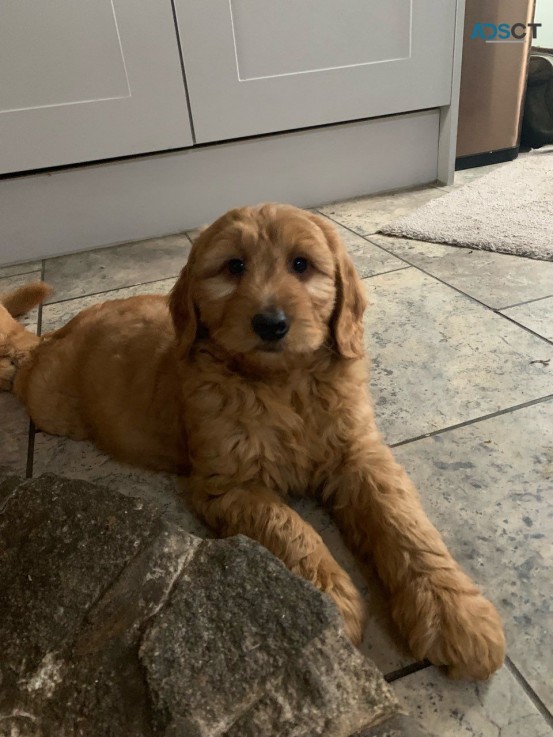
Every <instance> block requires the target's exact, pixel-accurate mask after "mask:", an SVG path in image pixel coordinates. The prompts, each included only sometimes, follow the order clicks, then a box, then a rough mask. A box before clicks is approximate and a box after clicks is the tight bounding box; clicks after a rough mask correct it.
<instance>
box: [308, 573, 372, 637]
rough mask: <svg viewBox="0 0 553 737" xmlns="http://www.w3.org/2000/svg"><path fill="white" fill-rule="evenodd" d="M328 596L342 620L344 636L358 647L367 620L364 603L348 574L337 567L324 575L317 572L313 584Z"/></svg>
mask: <svg viewBox="0 0 553 737" xmlns="http://www.w3.org/2000/svg"><path fill="white" fill-rule="evenodd" d="M315 585H316V586H317V587H318V588H320V589H321V590H322V591H324V592H325V593H326V594H328V595H329V596H330V598H331V599H332V600H333V601H334V603H335V604H336V606H337V607H338V611H339V612H340V614H341V615H342V619H343V620H344V629H345V631H346V635H347V636H348V637H349V639H350V640H351V641H352V642H353V644H354V645H360V644H361V642H362V640H363V631H364V629H365V623H366V619H367V610H366V606H365V602H364V601H363V598H362V596H361V594H360V593H359V591H358V590H357V588H356V587H355V585H354V584H353V581H352V580H351V578H350V577H349V576H348V574H347V573H346V572H345V571H344V570H343V569H342V568H340V567H339V566H338V565H336V566H335V567H334V566H332V568H331V569H330V570H328V569H327V570H325V571H324V573H321V572H320V571H319V576H318V580H317V582H316V584H315Z"/></svg>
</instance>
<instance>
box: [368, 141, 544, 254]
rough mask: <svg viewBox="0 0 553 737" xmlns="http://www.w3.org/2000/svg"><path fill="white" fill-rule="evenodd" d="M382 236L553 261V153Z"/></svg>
mask: <svg viewBox="0 0 553 737" xmlns="http://www.w3.org/2000/svg"><path fill="white" fill-rule="evenodd" d="M380 232H381V233H384V234H386V235H395V236H402V237H405V238H412V239H415V240H420V241H432V242H434V243H449V244H451V245H454V246H461V247H463V248H475V249H482V250H485V251H497V252H499V253H510V254H512V255H515V256H527V257H528V258H537V259H543V260H547V261H553V151H551V150H549V151H543V152H539V151H535V152H532V153H530V154H524V155H523V156H522V157H521V158H519V159H517V160H516V161H514V162H513V163H511V164H505V165H504V166H502V167H500V168H498V169H496V170H494V171H492V172H491V173H490V174H487V175H484V176H483V177H481V178H480V179H476V180H475V181H472V182H469V183H468V184H465V185H464V186H463V187H461V188H459V189H456V190H454V191H453V192H450V193H448V194H446V195H444V196H443V197H440V198H438V199H436V200H432V201H431V202H429V203H427V204H426V205H423V207H420V208H419V209H417V210H414V211H413V212H411V213H410V214H409V215H405V216H404V217H401V218H399V219H398V220H395V221H394V222H393V223H390V224H389V225H386V226H385V227H384V228H382V229H381V230H380Z"/></svg>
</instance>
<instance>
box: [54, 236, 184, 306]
mask: <svg viewBox="0 0 553 737" xmlns="http://www.w3.org/2000/svg"><path fill="white" fill-rule="evenodd" d="M189 252H190V241H189V239H188V237H187V236H186V235H184V234H182V235H171V236H166V237H165V238H154V239H151V240H146V241H140V242H138V243H128V244H124V245H121V246H112V247H111V248H101V249H98V250H96V251H85V252H84V253H75V254H73V255H71V256H59V257H58V258H52V259H47V260H46V261H45V272H44V279H45V281H47V282H48V283H49V284H51V285H52V286H53V287H54V294H53V295H52V296H51V297H50V299H49V300H48V301H49V302H57V301H59V300H61V299H71V298H73V297H81V296H85V295H87V294H93V293H97V292H105V291H109V290H112V289H121V288H123V287H130V286H133V285H136V284H139V283H143V282H153V281H159V280H160V279H168V278H170V277H176V276H177V275H178V273H179V271H180V270H181V269H182V267H183V266H184V264H185V262H186V259H187V258H188V254H189Z"/></svg>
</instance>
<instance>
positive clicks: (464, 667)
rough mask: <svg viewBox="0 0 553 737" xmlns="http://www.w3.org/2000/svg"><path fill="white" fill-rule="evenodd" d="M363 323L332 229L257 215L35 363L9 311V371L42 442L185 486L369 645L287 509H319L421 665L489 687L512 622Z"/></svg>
mask: <svg viewBox="0 0 553 737" xmlns="http://www.w3.org/2000/svg"><path fill="white" fill-rule="evenodd" d="M364 310H365V296H364V291H363V287H362V285H361V283H360V281H359V278H358V277H357V275H356V273H355V270H354V268H353V265H352V264H351V261H350V260H349V257H348V256H347V253H346V251H345V249H344V248H343V246H342V244H341V243H340V241H339V239H338V236H337V234H336V232H335V230H334V229H333V228H332V226H331V225H330V224H329V222H328V221H327V220H326V219H323V218H321V217H319V216H316V215H313V214H311V213H309V212H305V211H301V210H298V209H296V208H292V207H286V206H275V205H265V206H260V207H257V208H244V209H239V210H233V211H231V212H229V213H227V214H226V215H225V216H223V217H222V218H220V219H219V220H218V221H216V222H215V223H214V224H213V225H212V226H211V227H209V228H208V229H207V230H205V231H204V232H203V233H202V234H201V235H200V237H199V238H198V240H197V241H196V243H195V244H194V247H193V249H192V252H191V255H190V259H189V261H188V263H187V265H186V266H185V268H184V269H183V271H182V273H181V275H180V278H179V280H178V282H177V284H176V286H175V288H174V289H173V292H172V294H171V296H170V299H169V301H167V300H166V299H165V298H163V297H154V296H151V297H132V298H130V299H126V300H116V301H113V302H106V303H104V304H101V305H97V306H95V307H92V308H90V309H88V310H85V311H84V312H82V313H80V314H79V315H77V316H76V317H75V318H74V319H73V320H71V322H69V323H68V324H67V325H66V326H65V327H63V328H61V329H60V330H58V331H56V332H55V333H52V334H50V335H48V336H45V337H44V339H38V338H33V337H31V338H27V341H28V343H27V345H26V346H25V347H24V348H23V349H22V350H21V349H19V350H17V349H16V347H15V346H14V345H13V340H12V341H11V342H10V337H9V330H8V329H7V327H6V326H8V327H9V324H10V323H9V321H10V320H12V318H10V317H9V315H7V312H6V310H4V314H3V315H0V331H3V332H4V338H2V336H1V335H0V345H2V344H3V349H2V350H3V355H4V358H3V359H2V360H0V371H3V375H4V376H6V375H7V374H10V372H11V373H13V379H14V383H13V391H14V393H15V394H16V395H17V396H18V397H19V398H20V399H21V400H22V401H23V402H24V404H25V406H26V407H27V409H28V411H29V414H30V415H31V417H32V419H33V420H34V422H35V423H36V424H37V426H38V427H40V428H41V429H42V430H45V431H46V432H50V433H54V434H58V435H67V436H69V437H72V438H76V439H85V438H88V439H91V440H93V441H94V442H96V444H97V445H98V446H99V447H101V448H102V449H104V450H105V451H107V452H109V453H111V454H112V455H114V456H115V457H116V458H119V459H121V460H123V461H127V462H129V463H134V464H138V465H143V466H147V467H149V468H153V469H160V470H169V471H176V472H179V473H180V474H182V475H185V476H187V479H186V481H185V482H184V483H183V489H184V492H185V494H186V497H187V500H188V502H189V504H190V506H191V507H192V508H193V509H194V510H195V511H196V513H197V514H198V515H199V516H200V517H201V518H202V519H203V520H204V521H205V522H206V523H207V524H208V525H209V526H211V527H212V528H213V529H214V530H215V531H217V532H218V533H219V534H222V535H233V534H238V533H243V534H245V535H248V536H250V537H252V538H254V539H256V540H258V541H259V542H261V543H262V544H263V545H265V546H266V547H267V548H269V549H270V550H271V551H272V552H273V553H274V554H275V555H277V556H278V557H280V558H281V559H282V560H283V561H284V562H285V563H286V565H287V566H288V567H289V568H290V569H291V570H292V571H294V572H295V573H298V574H300V575H302V576H304V577H305V578H307V579H308V580H310V581H312V582H313V583H314V584H315V585H316V586H318V587H319V588H320V589H322V590H323V591H325V592H326V593H328V594H329V595H330V596H331V597H332V598H333V600H334V601H335V603H336V604H337V606H338V608H339V610H340V611H341V613H342V615H343V617H344V622H345V626H346V630H347V632H348V634H349V635H350V637H351V638H352V639H353V640H354V641H356V642H357V641H359V640H360V638H361V634H362V628H363V618H364V611H363V604H362V601H361V598H360V596H359V594H358V592H357V591H356V589H355V587H354V586H353V584H352V582H351V580H350V578H349V576H348V575H347V574H346V572H345V571H344V570H343V569H342V568H341V567H340V566H339V565H338V564H337V563H336V561H335V560H334V559H333V557H332V555H331V554H330V552H329V550H328V549H327V548H326V547H325V545H324V543H323V541H322V540H321V538H320V536H319V535H318V534H317V533H316V532H315V530H314V529H313V528H312V527H310V526H309V525H308V524H307V523H306V522H304V521H303V520H302V519H301V518H300V517H299V516H298V515H297V514H296V513H295V512H294V511H293V510H292V509H291V508H290V507H289V506H288V505H287V504H286V501H285V498H286V496H287V495H288V494H291V493H294V494H305V493H311V494H316V495H318V496H319V498H320V499H321V501H322V502H323V503H325V504H326V505H327V506H328V508H329V509H330V511H331V512H332V513H333V515H334V517H335V519H336V521H337V524H338V525H339V527H340V528H341V530H342V532H343V535H344V537H345V539H346V541H347V543H348V544H349V546H350V547H351V548H352V549H353V550H354V551H355V552H356V553H357V554H358V555H359V556H360V557H361V558H364V559H365V558H368V557H369V556H371V557H372V558H374V561H375V563H376V567H377V569H378V572H379V574H380V576H381V578H382V580H383V582H384V583H385V585H386V586H387V588H388V590H389V591H390V594H391V599H392V615H393V617H394V620H395V622H396V624H397V625H398V626H399V628H400V630H401V631H402V632H403V634H404V635H405V637H406V638H407V640H408V642H409V644H410V646H411V649H412V651H413V654H414V655H415V656H416V657H417V658H425V657H426V658H429V659H430V660H431V661H432V662H433V663H436V664H443V665H446V666H448V667H449V672H450V674H451V675H453V676H457V677H473V678H486V677H488V676H489V675H490V674H491V673H492V672H493V671H494V670H496V669H497V668H498V667H499V666H500V665H501V663H502V662H503V657H504V648H505V642H504V636H503V629H502V626H501V622H500V620H499V617H498V615H497V612H496V610H495V609H494V607H493V606H492V604H490V603H489V602H488V601H487V600H486V599H485V598H484V597H483V596H482V595H481V594H480V592H479V591H478V589H477V588H476V586H475V585H474V584H473V583H472V581H471V580H470V579H469V578H468V577H467V576H466V574H465V573H463V571H462V570H461V569H460V567H459V566H458V565H457V563H456V562H455V561H454V560H453V558H452V557H451V555H450V554H449V552H448V550H447V549H446V546H445V545H444V543H443V541H442V539H441V537H440V535H439V534H438V532H437V531H436V530H435V528H434V527H433V526H432V524H431V523H430V522H429V520H428V519H427V517H426V515H425V514H424V512H423V510H422V507H421V504H420V501H419V497H418V494H417V492H416V490H415V488H414V487H413V484H412V483H411V482H410V480H409V478H408V477H407V475H406V473H405V471H404V470H403V468H401V466H399V465H398V464H397V463H396V462H395V461H394V459H393V457H392V454H391V451H390V450H389V449H388V448H387V447H386V446H385V445H384V444H383V442H382V440H381V438H380V436H379V433H378V431H377V429H376V426H375V421H374V417H373V412H372V408H371V402H370V398H369V396H368V393H367V388H366V386H367V368H366V362H365V358H364V345H363V322H362V319H363V312H364ZM12 322H13V320H12ZM3 326H4V327H3ZM5 328H6V329H5ZM12 331H13V326H12ZM27 335H28V334H27ZM10 351H11V353H10Z"/></svg>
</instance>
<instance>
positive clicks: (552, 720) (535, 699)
mask: <svg viewBox="0 0 553 737" xmlns="http://www.w3.org/2000/svg"><path fill="white" fill-rule="evenodd" d="M505 665H506V667H507V669H508V670H509V671H510V673H511V675H512V676H513V678H514V679H515V681H517V683H518V685H519V686H520V687H521V688H522V690H523V691H524V693H525V694H526V695H527V696H528V698H529V699H530V701H531V702H532V703H533V704H534V706H535V707H536V709H537V710H538V711H539V712H540V714H541V715H542V717H543V718H544V719H545V721H546V722H547V723H548V724H549V726H550V727H553V715H552V714H551V712H550V711H549V709H548V708H547V706H546V705H545V704H544V703H543V701H542V700H541V699H540V697H539V696H538V694H537V693H536V692H535V691H534V689H533V688H532V686H531V685H530V684H529V683H528V681H527V680H526V678H525V677H524V676H523V675H522V673H521V672H520V671H519V669H518V668H517V667H516V665H515V664H514V663H513V661H512V660H511V658H510V657H509V656H508V655H507V657H506V658H505Z"/></svg>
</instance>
